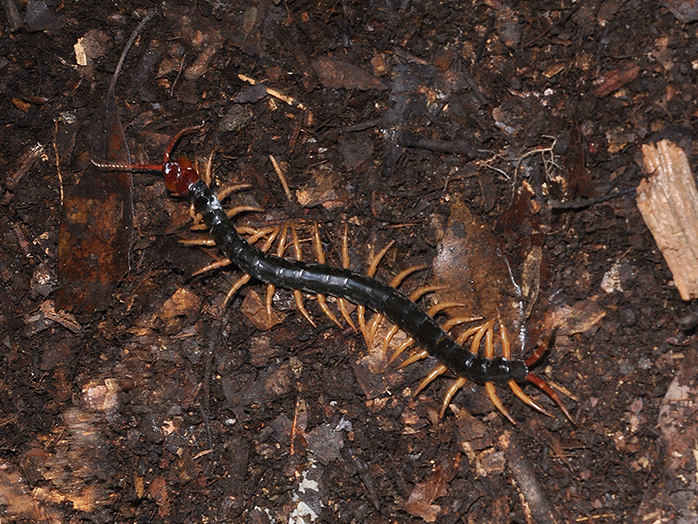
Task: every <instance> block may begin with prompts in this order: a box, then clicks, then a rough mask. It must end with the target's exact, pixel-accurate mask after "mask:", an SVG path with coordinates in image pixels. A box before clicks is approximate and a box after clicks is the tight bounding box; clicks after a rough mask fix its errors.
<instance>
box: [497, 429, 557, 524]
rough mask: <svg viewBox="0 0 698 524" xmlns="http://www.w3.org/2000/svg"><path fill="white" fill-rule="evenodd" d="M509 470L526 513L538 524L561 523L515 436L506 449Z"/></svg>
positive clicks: (511, 436) (512, 436)
mask: <svg viewBox="0 0 698 524" xmlns="http://www.w3.org/2000/svg"><path fill="white" fill-rule="evenodd" d="M507 459H508V464H509V470H510V471H511V473H512V475H513V477H514V479H515V480H516V484H517V486H518V488H519V489H520V490H521V494H522V495H523V498H522V501H523V503H524V504H525V506H526V508H525V509H526V511H527V512H530V514H532V515H533V518H534V521H535V522H538V523H540V524H558V523H560V522H563V521H562V518H561V516H560V515H559V513H558V511H557V510H556V509H555V506H553V505H552V504H551V503H550V500H549V499H548V497H547V496H546V492H545V490H544V489H543V486H542V485H541V483H540V480H539V479H538V476H537V475H536V473H535V470H534V468H533V467H531V464H530V462H529V460H528V458H527V456H526V453H525V451H524V450H523V449H522V447H521V445H520V444H519V442H518V439H517V438H516V436H515V435H510V437H509V447H508V449H507Z"/></svg>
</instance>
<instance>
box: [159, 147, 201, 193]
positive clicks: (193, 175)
mask: <svg viewBox="0 0 698 524" xmlns="http://www.w3.org/2000/svg"><path fill="white" fill-rule="evenodd" d="M162 172H163V174H164V175H165V187H166V188H167V189H168V190H169V191H170V192H172V193H174V194H175V195H179V196H187V195H188V194H189V188H190V187H191V186H192V185H193V184H194V183H196V182H197V181H198V180H199V172H198V171H197V170H196V168H195V167H194V165H193V164H192V163H191V160H189V159H188V158H184V157H181V158H178V159H176V160H169V161H167V162H165V163H164V164H163V165H162Z"/></svg>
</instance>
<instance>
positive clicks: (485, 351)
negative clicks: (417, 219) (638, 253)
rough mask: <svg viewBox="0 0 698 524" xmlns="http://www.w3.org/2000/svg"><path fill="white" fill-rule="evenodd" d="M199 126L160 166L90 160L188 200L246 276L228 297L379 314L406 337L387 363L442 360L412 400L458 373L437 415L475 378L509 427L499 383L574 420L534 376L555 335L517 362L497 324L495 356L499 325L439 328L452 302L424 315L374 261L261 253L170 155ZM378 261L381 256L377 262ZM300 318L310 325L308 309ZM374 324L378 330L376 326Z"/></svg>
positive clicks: (193, 172)
mask: <svg viewBox="0 0 698 524" xmlns="http://www.w3.org/2000/svg"><path fill="white" fill-rule="evenodd" d="M194 129H197V128H186V129H183V130H181V131H180V132H179V133H177V134H176V136H174V138H173V139H172V140H171V142H170V143H169V145H168V147H167V149H166V151H165V154H164V158H163V161H162V163H157V164H111V163H103V162H98V161H96V160H93V161H92V162H93V164H94V165H95V166H96V167H97V168H99V169H103V170H112V171H132V172H159V173H162V175H163V177H164V183H165V187H166V188H167V190H168V191H169V192H170V193H171V194H172V195H173V196H175V197H180V198H185V199H188V200H189V202H190V203H191V204H192V205H193V208H194V210H195V211H196V213H197V214H198V215H199V216H200V217H201V219H202V221H203V223H204V224H205V226H206V228H207V229H208V234H209V235H210V237H211V244H215V246H217V248H218V249H219V250H220V251H221V253H222V254H223V255H224V256H225V261H224V264H233V265H234V266H236V267H237V268H238V269H239V270H240V271H242V272H243V273H244V274H245V277H244V278H243V279H241V280H239V281H238V283H237V284H236V285H235V286H234V289H233V290H231V292H230V293H229V294H228V297H227V298H229V297H230V295H231V294H232V293H233V292H234V291H235V290H236V289H238V288H239V287H240V286H241V285H242V284H243V283H245V282H247V281H249V280H250V279H256V280H259V281H261V282H264V283H266V284H267V285H268V286H270V289H273V288H274V287H279V288H285V289H289V290H292V291H293V292H294V294H296V297H297V298H296V302H297V303H298V304H299V307H300V308H302V303H301V302H300V300H299V299H298V296H299V295H300V294H301V293H308V294H311V295H317V296H318V302H320V305H321V306H322V308H323V311H326V313H327V314H328V316H330V318H331V319H332V320H333V321H334V322H335V323H338V324H339V321H338V319H337V318H336V317H335V316H334V315H333V314H332V313H329V310H327V309H326V307H327V306H326V303H325V301H324V297H325V296H328V295H329V296H333V297H335V298H336V299H338V301H339V304H340V309H341V312H342V316H343V317H344V318H345V319H346V320H347V322H348V323H349V324H350V325H351V326H352V327H354V324H353V323H352V320H351V317H350V316H349V314H348V313H347V311H346V308H345V307H343V306H344V304H345V301H348V302H351V303H353V304H355V305H356V306H358V309H359V312H360V314H361V315H363V311H364V310H365V309H369V310H372V311H374V312H375V313H376V314H377V315H378V316H379V317H380V318H385V319H387V320H388V321H389V322H390V323H392V324H393V326H394V327H393V329H392V330H391V331H390V333H389V335H388V336H387V337H386V341H389V338H390V337H392V335H393V334H394V333H395V332H397V331H398V330H402V331H403V332H404V333H405V334H406V335H407V337H408V338H407V341H406V342H405V343H403V344H402V345H401V346H400V347H399V348H398V349H397V350H396V351H395V352H394V353H393V355H392V356H391V358H390V362H392V361H394V360H395V359H396V358H397V357H398V355H399V354H400V353H402V352H403V351H404V350H405V349H406V348H407V347H409V346H410V345H415V346H418V347H419V348H421V349H419V350H417V351H416V352H415V353H413V354H412V355H411V356H410V357H409V358H407V359H406V360H405V361H403V362H402V363H401V366H406V365H409V364H412V363H414V362H416V361H418V360H421V359H424V358H426V357H428V356H432V357H434V358H435V359H436V361H437V362H438V364H437V366H436V367H435V368H434V369H433V370H432V371H431V372H430V373H429V374H428V375H427V376H426V377H425V378H424V380H422V382H421V383H420V384H419V385H418V386H417V388H416V389H415V392H414V395H417V394H418V393H419V392H420V391H422V390H423V389H424V388H425V387H426V386H427V385H429V384H430V383H431V382H432V381H433V380H435V379H436V378H437V377H439V376H441V375H444V374H446V373H448V372H450V375H452V376H455V380H454V382H453V384H452V385H451V386H450V387H449V389H448V391H447V393H446V394H445V396H444V399H443V402H442V405H441V413H440V417H443V416H444V413H445V411H446V409H447V407H448V406H449V404H450V402H451V400H452V398H453V397H454V395H455V394H456V393H457V392H458V390H460V389H461V388H462V387H463V386H464V385H465V384H466V383H467V382H468V381H472V382H473V383H475V384H478V385H480V386H484V387H485V389H486V391H487V394H488V396H489V397H490V399H491V401H492V403H493V404H494V406H495V407H496V408H497V409H498V410H499V411H500V412H501V413H502V414H503V415H504V416H505V417H506V418H507V419H508V420H509V421H510V422H511V423H512V424H516V422H515V421H514V419H513V418H512V417H511V415H510V414H509V412H508V411H507V409H506V408H505V407H504V405H503V404H502V402H501V400H500V399H499V397H498V396H497V393H496V388H495V386H507V387H509V388H510V389H511V391H512V392H513V393H514V395H515V396H516V397H518V398H519V399H521V400H522V401H523V402H524V403H525V404H527V405H528V406H530V407H531V408H533V409H535V410H536V411H539V412H541V413H543V414H545V415H548V416H552V415H551V414H550V413H549V412H548V411H547V410H545V409H544V408H543V407H542V406H540V405H539V404H538V403H537V402H535V401H534V400H533V399H532V398H531V397H529V396H528V395H527V394H526V393H525V392H524V391H523V389H522V386H524V385H526V384H531V385H533V386H535V387H537V388H538V389H540V390H541V391H542V392H543V393H545V394H546V395H547V396H548V397H549V398H550V399H551V400H552V401H553V402H554V403H555V404H556V405H557V406H558V408H559V409H560V410H561V411H562V413H563V414H564V415H565V417H567V419H569V420H570V421H571V422H573V419H572V416H571V415H570V413H569V411H568V410H567V408H566V407H565V404H564V403H563V402H562V400H561V398H560V397H559V395H558V394H557V393H556V392H555V391H554V390H553V389H552V387H551V386H550V385H549V384H548V383H547V382H546V381H545V380H543V379H542V378H541V377H540V376H539V375H537V374H535V373H534V372H533V371H532V369H533V368H535V367H536V366H537V365H539V364H540V362H541V361H542V359H543V358H544V356H545V355H546V354H547V353H548V351H549V349H550V346H551V340H552V339H553V337H554V333H553V334H550V335H548V336H547V337H546V338H545V340H544V341H543V342H542V343H541V344H540V345H539V346H538V347H537V348H536V349H535V350H534V351H533V352H532V353H531V355H530V356H528V357H527V358H525V359H521V358H513V357H512V352H511V345H510V343H509V340H508V336H507V333H506V330H505V329H504V325H503V324H502V323H501V322H500V329H499V333H500V337H501V353H502V354H501V356H495V355H494V342H493V338H494V329H493V326H494V324H495V320H488V321H486V322H484V323H483V324H481V325H480V326H477V327H474V328H470V329H468V330H466V331H465V332H464V333H462V334H461V335H459V336H458V337H454V336H452V335H451V334H450V333H449V331H448V329H449V328H450V327H452V326H453V324H455V322H456V321H454V322H450V321H447V322H445V323H444V324H443V325H442V324H439V322H438V321H437V320H436V318H435V316H434V313H435V312H436V311H439V310H440V309H442V308H443V307H448V304H446V305H444V306H442V308H439V307H438V306H437V307H436V308H434V309H432V310H429V311H425V310H424V309H422V308H421V307H420V306H419V305H418V304H417V303H416V302H415V301H416V300H417V299H418V297H419V296H420V295H422V294H423V293H424V291H417V292H414V293H412V294H411V295H410V296H408V295H406V294H404V293H403V292H402V291H400V290H399V289H397V285H398V284H399V282H400V281H401V280H402V278H404V275H399V276H396V277H395V278H394V279H393V281H391V282H390V284H386V283H384V282H382V281H380V280H378V279H377V278H375V264H372V267H371V268H370V270H369V271H368V273H359V272H357V271H353V270H351V269H349V267H348V264H343V266H344V267H335V266H332V265H329V264H326V263H325V261H324V256H323V255H322V250H321V248H316V255H317V257H316V258H317V261H305V260H302V259H300V258H301V257H297V259H296V260H291V259H288V258H284V257H283V256H280V255H282V254H283V249H280V250H277V253H278V254H271V253H269V245H270V244H269V243H267V245H266V246H265V247H264V248H262V249H260V248H259V247H257V246H255V245H254V243H251V242H248V241H247V240H246V239H245V238H244V237H243V236H242V235H241V234H240V233H239V232H238V230H237V229H236V227H235V225H234V224H233V222H232V219H231V218H230V216H231V213H228V212H226V210H225V209H224V208H223V205H222V204H221V201H220V199H219V198H218V197H217V196H216V194H215V193H214V192H213V190H212V189H211V188H210V187H209V186H208V185H207V184H206V182H204V180H202V177H201V176H200V174H199V170H198V169H197V167H195V166H194V164H193V163H192V161H191V160H189V159H188V158H186V157H177V158H175V157H174V156H173V151H174V149H175V147H176V145H177V144H178V142H179V141H180V139H181V138H182V136H183V135H185V134H186V133H189V132H192V131H193V130H194ZM345 241H346V233H345ZM318 244H319V241H318ZM379 258H380V256H379V257H377V258H376V260H378V259H379ZM407 271H410V270H407ZM431 289H433V288H431ZM428 290H429V289H427V291H428ZM227 298H226V300H227ZM269 303H270V299H269V300H268V301H267V306H268V307H270V306H269ZM302 313H303V314H304V316H306V318H308V320H310V321H311V322H312V320H311V319H310V317H309V316H308V315H307V313H306V312H305V311H304V310H302ZM340 325H341V324H340ZM361 325H362V331H363V332H364V338H365V339H366V340H367V342H368V340H369V339H370V338H371V333H369V331H370V329H369V328H366V327H365V325H364V322H363V318H362V319H361ZM373 325H374V326H375V325H376V322H375V321H374V322H373ZM374 331H375V330H374ZM468 340H471V343H470V344H469V345H468V344H467V343H466V342H467V341H468ZM386 343H387V342H386Z"/></svg>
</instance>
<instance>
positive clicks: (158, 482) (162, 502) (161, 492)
mask: <svg viewBox="0 0 698 524" xmlns="http://www.w3.org/2000/svg"><path fill="white" fill-rule="evenodd" d="M148 494H149V495H150V496H151V497H153V500H154V501H155V503H156V504H157V505H158V514H159V515H160V517H161V518H164V517H167V516H168V515H169V514H170V497H169V496H168V494H167V482H166V481H165V477H163V476H162V475H160V476H158V477H155V480H153V482H152V483H151V484H150V488H149V489H148Z"/></svg>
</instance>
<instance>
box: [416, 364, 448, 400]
mask: <svg viewBox="0 0 698 524" xmlns="http://www.w3.org/2000/svg"><path fill="white" fill-rule="evenodd" d="M447 371H448V368H447V367H446V366H443V365H439V366H436V367H435V368H434V369H433V370H432V371H431V373H429V374H428V375H427V376H426V377H424V379H423V380H422V381H421V382H420V383H419V386H417V389H415V390H414V393H412V396H413V397H416V396H417V395H419V392H420V391H422V390H423V389H424V388H425V387H427V386H428V385H429V384H431V382H432V381H433V380H434V379H435V378H436V377H440V376H441V375H443V374H444V373H446V372H447Z"/></svg>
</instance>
